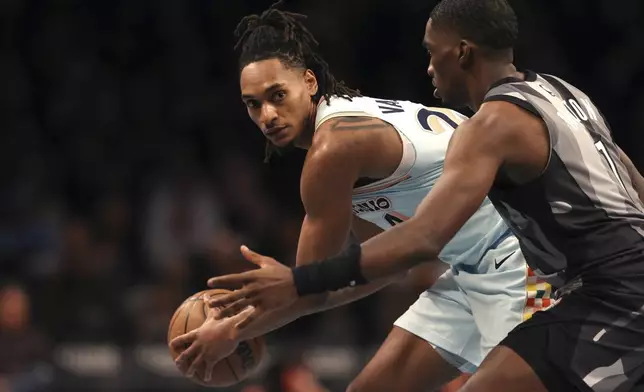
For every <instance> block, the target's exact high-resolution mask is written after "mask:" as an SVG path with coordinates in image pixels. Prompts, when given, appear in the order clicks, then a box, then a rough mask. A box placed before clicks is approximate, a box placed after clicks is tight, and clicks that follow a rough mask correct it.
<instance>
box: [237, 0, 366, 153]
mask: <svg viewBox="0 0 644 392" xmlns="http://www.w3.org/2000/svg"><path fill="white" fill-rule="evenodd" d="M283 3H284V2H283V0H280V1H278V2H276V3H275V4H273V5H272V6H271V7H270V8H268V9H267V10H266V11H264V12H263V13H262V14H261V15H248V16H246V17H244V18H243V19H242V20H241V21H240V22H239V24H238V25H237V28H236V29H235V36H236V37H237V39H238V41H237V43H236V44H235V49H238V48H240V47H241V55H240V57H239V69H240V71H241V70H242V69H243V68H244V67H245V66H247V65H248V64H250V63H254V62H256V61H261V60H267V59H271V58H277V59H279V60H280V61H281V62H282V64H284V65H285V66H288V67H296V68H304V69H310V70H311V71H313V73H314V74H315V76H316V78H317V79H318V86H319V88H318V92H317V93H316V94H315V95H314V96H313V97H312V98H313V101H314V102H316V103H317V102H319V101H320V99H321V98H322V97H324V98H325V99H326V100H327V102H328V101H329V98H330V97H331V96H332V95H336V96H339V97H344V98H347V99H351V97H356V96H360V92H359V91H358V90H352V89H350V88H348V87H347V86H345V84H344V82H342V81H337V80H336V79H335V77H333V75H332V74H331V72H330V71H329V65H328V64H327V62H326V61H324V59H323V58H322V57H320V55H319V54H317V53H316V52H315V48H317V46H318V42H317V41H316V40H315V38H314V37H313V35H312V34H311V32H310V31H309V30H308V29H307V28H306V27H304V25H303V24H302V20H304V19H306V15H302V14H296V13H293V12H287V11H282V10H279V9H278V8H279V7H281V6H282V5H283ZM275 151H277V152H278V153H279V152H280V149H279V148H277V147H275V146H273V145H272V144H270V143H267V145H266V159H265V162H267V161H268V160H269V158H270V156H271V154H272V153H273V152H275Z"/></svg>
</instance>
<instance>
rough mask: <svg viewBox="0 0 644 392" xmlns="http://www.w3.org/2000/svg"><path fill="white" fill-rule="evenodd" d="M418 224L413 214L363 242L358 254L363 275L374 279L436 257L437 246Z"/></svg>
mask: <svg viewBox="0 0 644 392" xmlns="http://www.w3.org/2000/svg"><path fill="white" fill-rule="evenodd" d="M420 226H421V225H420V224H419V222H418V221H417V220H416V219H415V218H412V219H410V220H409V221H407V222H405V223H404V224H401V225H397V226H395V227H392V228H391V229H389V230H387V231H385V232H383V233H381V234H380V235H378V236H375V237H373V238H371V239H369V240H368V241H366V242H364V243H363V244H362V251H361V253H362V254H361V258H360V271H361V272H362V276H363V277H364V278H365V279H366V280H368V281H374V280H377V279H382V278H387V277H390V276H394V275H396V274H399V273H402V272H404V271H408V270H410V269H411V268H413V267H415V266H416V265H418V264H420V263H422V262H425V261H427V260H435V259H437V258H438V252H439V248H438V247H434V246H432V245H431V243H429V242H428V237H427V236H426V233H424V232H425V231H426V230H427V229H426V228H423V227H420Z"/></svg>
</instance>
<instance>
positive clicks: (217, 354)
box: [170, 309, 252, 383]
mask: <svg viewBox="0 0 644 392" xmlns="http://www.w3.org/2000/svg"><path fill="white" fill-rule="evenodd" d="M251 312H252V309H247V310H246V311H243V312H241V313H239V314H238V315H236V316H235V317H230V318H226V319H223V320H218V319H216V318H215V316H217V315H218V313H219V310H217V309H212V310H211V311H210V315H209V316H208V318H207V319H206V321H204V323H203V324H202V325H201V326H200V327H199V328H196V329H194V330H192V331H190V332H188V333H186V334H184V335H181V336H177V337H176V338H174V339H173V340H172V341H171V342H170V347H171V348H172V349H173V350H174V351H175V352H180V353H181V354H179V356H178V357H177V358H176V359H175V363H176V365H177V367H178V368H179V370H180V371H181V372H182V373H184V374H185V375H186V376H187V377H193V376H194V375H195V374H196V372H197V371H198V370H202V373H201V374H203V381H205V382H206V383H207V382H209V381H210V379H211V377H212V371H213V368H214V367H215V365H216V364H217V362H219V361H221V360H222V359H224V358H226V357H227V356H229V355H230V354H232V353H233V351H235V349H236V348H237V344H238V343H239V342H238V341H237V340H236V339H235V329H234V328H235V325H237V324H238V323H239V322H240V321H242V320H244V319H245V318H246V317H248V315H249V314H250V313H251ZM186 347H187V348H186Z"/></svg>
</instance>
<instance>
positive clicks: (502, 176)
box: [210, 0, 644, 392]
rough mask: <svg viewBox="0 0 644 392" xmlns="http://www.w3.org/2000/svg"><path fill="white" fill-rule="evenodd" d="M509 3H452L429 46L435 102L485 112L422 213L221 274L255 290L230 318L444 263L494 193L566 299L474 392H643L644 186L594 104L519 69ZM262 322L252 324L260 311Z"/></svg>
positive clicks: (526, 329) (472, 122)
mask: <svg viewBox="0 0 644 392" xmlns="http://www.w3.org/2000/svg"><path fill="white" fill-rule="evenodd" d="M516 37H517V22H516V17H515V14H514V12H513V11H512V9H511V7H510V6H509V5H508V3H507V2H506V1H505V0H443V1H442V2H441V3H439V5H438V6H436V7H435V9H434V10H433V11H432V14H431V17H430V19H429V21H428V22H427V26H426V31H425V37H424V40H423V43H424V45H425V47H426V48H427V50H428V53H429V55H430V56H431V59H430V64H429V69H428V74H429V76H430V77H431V78H432V80H433V83H434V85H435V86H436V95H437V96H440V97H441V98H442V99H443V101H445V102H446V103H450V104H453V105H464V106H469V107H470V108H471V109H473V110H474V111H475V112H476V114H475V115H474V116H473V117H472V118H471V119H469V120H467V121H465V122H463V123H462V124H460V125H459V127H458V129H457V130H456V132H455V134H454V136H453V138H452V140H451V144H450V147H449V150H448V152H447V156H446V160H445V167H444V172H443V175H442V176H441V178H440V179H439V181H438V182H437V184H436V186H435V187H434V188H433V189H432V191H431V192H430V193H429V194H428V196H427V197H426V199H425V200H424V201H423V203H422V204H421V205H420V207H419V208H418V211H417V213H416V215H415V216H414V217H413V218H411V219H409V220H408V221H406V222H405V223H402V224H400V225H398V226H396V227H394V228H392V229H391V230H388V231H386V232H384V233H382V234H380V235H378V236H376V237H373V238H372V239H371V240H369V241H367V242H365V243H363V244H362V246H352V247H350V248H349V249H348V251H347V252H345V253H343V254H341V255H339V256H337V257H333V258H329V259H325V260H324V261H321V262H319V263H313V264H309V265H306V266H299V267H296V268H295V269H293V270H291V269H288V268H286V267H283V266H281V265H280V264H277V263H275V262H273V261H272V260H271V259H270V258H267V257H265V258H260V260H259V262H260V264H261V267H262V268H260V269H258V270H255V271H250V272H247V273H244V274H237V275H230V276H225V277H220V278H215V279H212V280H211V281H210V284H212V285H219V284H224V283H226V284H242V285H243V286H244V287H243V288H241V289H240V290H237V291H235V292H234V293H233V294H230V295H228V296H226V297H221V298H218V299H217V300H216V301H213V303H212V305H213V306H220V305H224V304H231V303H234V306H233V307H231V308H230V312H227V311H224V312H222V314H221V315H220V316H221V317H223V316H225V315H227V314H229V313H233V312H235V311H239V310H240V309H244V308H245V307H246V306H247V305H252V306H254V307H255V313H258V314H260V313H264V312H267V311H271V310H274V309H278V308H282V307H285V306H288V305H290V304H292V303H294V302H295V301H296V300H297V298H298V297H300V296H306V295H310V294H314V293H318V292H322V291H333V290H338V289H340V288H342V287H346V286H350V285H356V284H364V283H366V282H369V281H372V280H374V279H379V278H383V277H386V276H390V275H392V274H396V273H398V272H400V271H404V270H407V269H409V268H410V267H412V266H414V265H416V264H418V263H420V262H422V261H424V260H429V259H433V258H435V257H436V255H437V254H438V253H439V252H440V251H441V249H442V248H443V246H444V245H445V244H446V243H447V242H448V241H449V240H450V239H451V238H452V236H453V235H454V234H455V233H456V232H457V231H458V229H459V228H460V227H461V225H463V224H464V222H466V220H467V219H468V218H469V217H470V216H471V214H472V213H473V212H474V211H475V210H476V208H477V207H478V206H479V205H480V203H481V201H482V200H483V198H484V197H485V196H486V195H489V198H490V199H491V200H492V201H493V203H494V204H495V206H496V207H497V209H498V211H499V212H500V213H501V215H502V216H503V218H504V219H505V221H506V222H507V223H508V225H509V226H510V227H511V229H512V230H513V231H514V233H515V234H516V235H517V237H518V238H519V240H520V242H521V247H522V250H523V253H524V254H525V257H526V259H527V260H528V263H529V264H530V266H531V267H532V268H533V269H534V270H536V271H538V273H539V274H540V276H542V277H544V278H547V279H548V280H549V281H550V282H551V283H552V284H554V285H556V286H557V287H558V288H559V290H558V293H559V295H560V301H559V303H558V304H557V305H556V306H554V307H553V308H551V309H549V310H547V311H544V312H540V313H537V314H535V316H534V317H532V318H531V319H530V320H528V321H527V322H525V323H523V324H521V325H520V326H518V327H517V328H515V329H514V330H513V331H512V332H511V333H510V334H509V335H508V337H507V338H506V339H505V340H504V341H503V342H502V343H501V344H500V345H499V346H498V347H497V348H496V349H494V350H493V351H492V352H491V353H490V354H489V355H488V356H487V358H486V360H485V361H484V362H483V364H482V365H481V367H480V368H479V370H478V371H477V372H476V373H475V374H474V376H473V377H472V378H471V379H470V380H469V381H468V383H467V384H466V385H465V387H464V388H463V389H462V390H463V391H477V392H481V391H483V392H486V391H495V392H500V391H551V392H552V391H557V392H558V391H562V392H563V391H566V392H567V391H575V390H577V391H605V392H612V391H615V392H617V391H620V392H621V391H640V390H644V379H643V377H644V205H643V203H642V200H641V197H642V195H643V194H644V179H643V178H642V176H641V175H640V174H639V173H638V172H637V170H635V168H634V167H633V164H632V162H631V161H630V160H629V159H628V158H627V157H626V155H625V154H624V153H623V151H622V150H621V149H620V148H619V147H617V146H616V144H615V142H614V141H613V139H612V135H611V133H610V128H609V126H608V123H607V122H606V120H605V119H604V118H603V116H602V114H601V113H600V111H599V109H598V108H597V107H596V106H595V105H594V104H593V103H592V101H591V99H590V98H589V97H588V96H586V95H585V94H584V93H583V92H582V91H580V90H578V89H577V88H575V87H574V86H572V85H570V84H568V83H567V82H565V81H563V80H561V79H559V78H557V77H554V76H550V75H541V74H536V73H533V72H528V71H526V72H520V71H518V70H517V69H516V68H515V66H514V65H513V50H512V48H513V45H514V44H515V40H516ZM251 317H253V316H252V315H251Z"/></svg>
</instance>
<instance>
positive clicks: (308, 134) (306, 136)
mask: <svg viewBox="0 0 644 392" xmlns="http://www.w3.org/2000/svg"><path fill="white" fill-rule="evenodd" d="M317 113H318V104H317V103H315V102H311V108H310V109H309V114H308V116H307V117H306V123H305V124H304V129H303V130H302V133H300V135H299V136H298V137H297V139H295V140H294V141H293V145H294V146H295V147H297V148H301V149H303V150H308V149H309V148H311V144H313V135H314V134H315V116H316V115H317Z"/></svg>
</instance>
